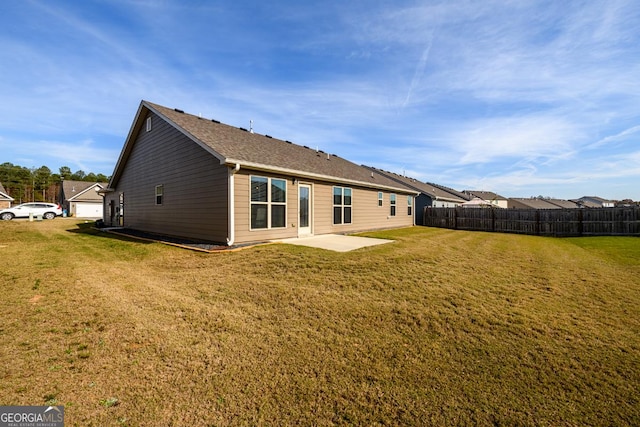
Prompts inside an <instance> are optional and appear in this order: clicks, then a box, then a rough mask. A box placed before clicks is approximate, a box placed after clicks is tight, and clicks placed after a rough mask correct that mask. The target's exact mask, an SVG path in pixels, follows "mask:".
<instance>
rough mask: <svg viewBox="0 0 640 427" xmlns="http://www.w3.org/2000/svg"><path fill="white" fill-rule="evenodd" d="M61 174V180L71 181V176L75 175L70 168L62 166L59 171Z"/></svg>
mask: <svg viewBox="0 0 640 427" xmlns="http://www.w3.org/2000/svg"><path fill="white" fill-rule="evenodd" d="M59 172H60V179H71V175H73V173H72V172H71V168H70V167H69V166H62V167H61V168H60V169H59Z"/></svg>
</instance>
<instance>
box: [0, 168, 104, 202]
mask: <svg viewBox="0 0 640 427" xmlns="http://www.w3.org/2000/svg"><path fill="white" fill-rule="evenodd" d="M59 172H60V173H59V174H54V173H51V169H49V168H48V167H47V166H41V167H39V168H26V167H23V166H19V165H14V164H13V163H10V162H5V163H2V164H0V182H1V183H2V185H3V187H4V188H5V190H7V193H8V194H9V195H10V196H11V197H13V198H14V199H15V200H16V201H15V203H24V202H29V201H39V200H44V201H47V202H55V201H57V197H58V193H59V190H60V181H61V180H63V179H74V180H78V181H83V180H85V181H86V180H90V181H92V182H107V181H109V178H108V177H106V176H104V175H102V174H98V175H96V174H94V173H89V174H86V173H85V172H84V171H82V170H80V171H78V172H75V173H71V169H70V168H69V167H68V166H62V167H61V168H60V169H59Z"/></svg>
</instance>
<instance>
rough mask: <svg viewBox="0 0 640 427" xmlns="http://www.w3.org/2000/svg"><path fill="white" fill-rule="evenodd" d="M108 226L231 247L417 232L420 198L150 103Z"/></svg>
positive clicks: (122, 162)
mask: <svg viewBox="0 0 640 427" xmlns="http://www.w3.org/2000/svg"><path fill="white" fill-rule="evenodd" d="M102 192H103V193H104V195H105V198H104V222H105V225H107V226H124V227H127V228H131V229H136V230H141V231H145V232H151V233H160V234H164V235H169V236H177V237H183V238H192V239H200V240H206V241H211V242H226V244H228V245H233V244H240V243H249V242H260V241H267V240H277V239H283V238H291V237H298V236H305V235H313V234H327V233H351V232H357V231H364V230H373V229H385V228H395V227H407V226H411V225H413V224H414V220H413V210H414V208H415V207H414V197H415V196H416V195H417V192H415V191H412V190H410V189H407V188H406V187H404V186H402V185H399V184H398V183H396V182H395V181H393V180H391V179H389V178H386V177H384V176H381V175H377V174H374V173H372V172H371V171H369V170H368V169H366V168H364V167H362V166H358V165H356V164H354V163H351V162H349V161H347V160H345V159H342V158H340V157H338V156H336V155H334V154H328V153H325V152H322V151H319V150H314V149H311V148H308V147H303V146H300V145H297V144H294V143H291V142H289V141H282V140H279V139H276V138H272V137H270V136H268V135H260V134H256V133H253V132H252V131H248V130H246V129H243V128H236V127H232V126H228V125H225V124H222V123H219V122H217V121H215V120H207V119H204V118H201V117H198V116H195V115H191V114H186V113H184V112H183V111H181V110H178V109H170V108H166V107H163V106H160V105H156V104H152V103H150V102H147V101H142V102H141V103H140V106H139V108H138V111H137V113H136V116H135V118H134V120H133V123H132V125H131V129H130V131H129V134H128V136H127V139H126V141H125V144H124V147H123V149H122V152H121V154H120V157H119V159H118V162H117V164H116V166H115V169H114V172H113V175H112V177H111V180H110V182H109V186H108V188H107V189H105V190H104V191H102Z"/></svg>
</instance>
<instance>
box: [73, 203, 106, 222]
mask: <svg viewBox="0 0 640 427" xmlns="http://www.w3.org/2000/svg"><path fill="white" fill-rule="evenodd" d="M76 217H78V218H102V203H76Z"/></svg>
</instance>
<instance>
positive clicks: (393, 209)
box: [389, 194, 396, 216]
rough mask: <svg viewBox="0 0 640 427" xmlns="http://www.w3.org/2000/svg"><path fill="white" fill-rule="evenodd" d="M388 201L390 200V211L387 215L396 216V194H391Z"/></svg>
mask: <svg viewBox="0 0 640 427" xmlns="http://www.w3.org/2000/svg"><path fill="white" fill-rule="evenodd" d="M390 202H391V212H390V213H389V215H391V216H396V195H395V194H392V195H391V197H390Z"/></svg>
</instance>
